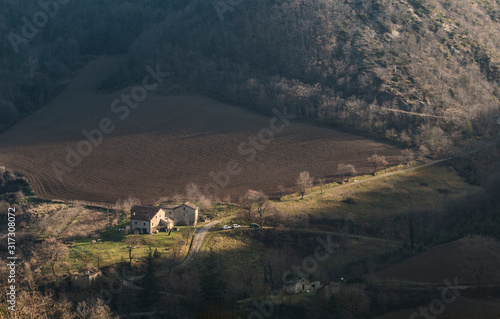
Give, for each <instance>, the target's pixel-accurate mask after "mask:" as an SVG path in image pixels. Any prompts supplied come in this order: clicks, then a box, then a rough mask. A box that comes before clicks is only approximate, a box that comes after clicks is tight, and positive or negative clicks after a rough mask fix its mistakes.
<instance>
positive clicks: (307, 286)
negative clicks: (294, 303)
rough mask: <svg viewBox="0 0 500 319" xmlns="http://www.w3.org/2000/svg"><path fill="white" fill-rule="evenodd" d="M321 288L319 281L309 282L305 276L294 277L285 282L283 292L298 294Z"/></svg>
mask: <svg viewBox="0 0 500 319" xmlns="http://www.w3.org/2000/svg"><path fill="white" fill-rule="evenodd" d="M319 288H321V283H320V282H319V281H313V282H309V280H307V279H305V278H293V279H290V280H286V281H285V282H284V283H283V292H284V293H286V294H298V293H301V292H304V291H307V290H309V291H314V290H316V289H319Z"/></svg>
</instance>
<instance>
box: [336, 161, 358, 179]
mask: <svg viewBox="0 0 500 319" xmlns="http://www.w3.org/2000/svg"><path fill="white" fill-rule="evenodd" d="M337 173H338V174H339V175H342V176H345V175H349V176H355V175H357V174H358V171H356V168H355V167H354V165H352V164H345V163H340V164H339V165H337Z"/></svg>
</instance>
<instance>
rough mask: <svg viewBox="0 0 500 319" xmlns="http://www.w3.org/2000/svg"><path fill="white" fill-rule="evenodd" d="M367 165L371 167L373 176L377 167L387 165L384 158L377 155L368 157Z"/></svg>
mask: <svg viewBox="0 0 500 319" xmlns="http://www.w3.org/2000/svg"><path fill="white" fill-rule="evenodd" d="M368 163H370V164H372V165H373V175H375V173H376V172H377V169H378V168H379V167H383V166H386V165H388V164H389V162H387V160H386V158H385V156H382V155H377V154H373V155H372V156H370V157H368Z"/></svg>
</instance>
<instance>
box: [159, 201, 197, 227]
mask: <svg viewBox="0 0 500 319" xmlns="http://www.w3.org/2000/svg"><path fill="white" fill-rule="evenodd" d="M173 215H174V218H173V220H174V223H175V225H185V226H191V225H192V226H194V225H196V223H197V222H198V209H193V208H191V207H189V206H187V205H181V206H179V207H177V208H176V209H175V210H174V214H173ZM167 216H168V215H167ZM168 217H170V216H168Z"/></svg>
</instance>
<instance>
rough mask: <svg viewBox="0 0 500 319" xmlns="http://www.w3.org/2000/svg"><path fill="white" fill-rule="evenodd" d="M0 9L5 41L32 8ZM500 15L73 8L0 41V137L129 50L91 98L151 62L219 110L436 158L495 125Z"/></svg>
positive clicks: (230, 5) (223, 3)
mask: <svg viewBox="0 0 500 319" xmlns="http://www.w3.org/2000/svg"><path fill="white" fill-rule="evenodd" d="M1 2H5V3H4V5H5V9H4V12H2V14H0V32H2V33H3V34H6V35H11V34H12V33H16V34H19V33H20V32H21V30H22V26H23V24H22V19H21V17H22V16H23V15H26V16H27V17H28V18H30V17H31V16H33V15H34V14H35V13H36V12H38V11H40V7H39V5H37V4H35V3H30V2H29V1H20V2H11V1H6V0H4V1H1ZM104 12H106V14H104ZM499 12H500V4H499V3H498V1H495V0H468V1H465V2H464V1H461V0H460V1H459V0H447V1H444V0H439V1H438V0H370V1H365V0H345V1H327V0H317V1H313V2H307V3H305V2H302V1H299V0H280V1H264V0H257V1H251V2H250V1H236V2H229V1H227V0H218V1H217V2H210V1H209V2H206V1H200V0H194V1H190V2H184V1H169V2H168V3H164V2H162V1H159V0H147V1H131V2H126V3H124V2H121V1H116V0H108V1H97V0H90V1H86V2H71V3H68V4H66V5H64V6H63V5H61V6H60V8H59V11H58V12H57V14H56V15H55V17H54V18H52V19H50V21H49V23H48V24H47V26H45V27H44V28H43V29H41V30H39V33H38V34H37V36H36V37H34V38H33V39H30V41H29V43H28V44H23V45H20V46H19V47H15V46H13V45H11V43H10V41H4V42H2V43H1V44H0V54H1V55H2V60H1V61H0V63H1V65H2V68H0V75H1V78H2V91H1V92H0V112H1V113H2V117H1V118H0V131H1V130H3V129H4V128H5V127H9V126H11V125H13V124H14V123H15V122H17V121H19V120H20V119H21V118H22V117H24V116H26V115H27V114H29V113H31V112H33V111H34V110H35V109H37V108H40V107H41V106H43V105H46V104H47V103H48V101H50V99H51V98H52V97H53V96H55V95H56V94H57V93H58V92H60V91H61V90H62V88H63V87H64V85H65V83H67V80H68V78H70V77H71V75H72V74H73V73H74V72H75V70H77V69H78V68H80V67H81V65H82V63H84V62H85V61H86V60H88V59H89V56H88V55H101V54H119V53H123V54H124V53H128V54H130V56H131V57H132V58H131V60H130V61H129V63H127V64H126V65H124V67H123V68H121V69H119V70H118V71H117V73H116V74H115V75H113V76H111V77H109V78H108V79H107V80H106V81H104V82H103V83H102V85H101V88H105V89H113V90H114V89H116V88H122V87H125V86H127V85H129V84H131V83H133V82H134V81H139V80H141V79H142V76H143V71H144V67H145V66H146V65H149V64H156V63H160V64H162V65H165V66H168V69H169V71H170V72H171V75H172V78H173V79H174V80H175V81H176V82H177V84H184V85H185V86H186V87H188V88H189V89H190V91H195V92H197V93H203V94H205V95H206V94H208V95H210V96H212V97H214V98H215V99H217V100H223V101H228V102H231V104H234V105H239V106H244V107H246V108H248V109H251V110H255V111H258V112H262V113H265V114H270V113H271V109H272V108H274V107H276V106H278V107H283V106H285V105H286V106H287V107H288V108H289V109H291V110H293V111H294V113H296V114H298V115H300V116H301V117H302V118H303V119H307V120H312V121H320V122H323V123H327V124H329V125H333V126H336V127H342V128H349V129H354V130H360V131H363V132H366V133H368V134H372V135H376V136H382V137H385V138H388V139H391V140H396V141H399V142H401V143H404V144H407V145H408V146H420V145H425V146H426V147H427V148H429V149H430V150H431V151H433V152H434V153H435V154H436V155H439V154H441V153H446V152H448V151H450V150H452V149H453V148H454V147H455V146H463V145H464V144H468V143H469V142H471V141H474V140H475V139H476V138H477V137H479V138H488V137H490V136H491V134H492V133H493V132H494V130H495V129H496V125H495V120H496V118H497V117H498V115H499V109H498V105H499V96H500V90H499V86H498V85H499V81H500V69H499V62H500V34H499V32H498V30H499V29H500V28H499V22H500V14H499ZM104 30H105V31H104ZM14 49H17V51H18V52H14V51H15V50H14ZM18 70H22V71H23V72H16V71H18Z"/></svg>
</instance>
